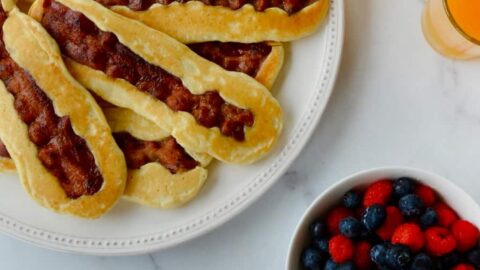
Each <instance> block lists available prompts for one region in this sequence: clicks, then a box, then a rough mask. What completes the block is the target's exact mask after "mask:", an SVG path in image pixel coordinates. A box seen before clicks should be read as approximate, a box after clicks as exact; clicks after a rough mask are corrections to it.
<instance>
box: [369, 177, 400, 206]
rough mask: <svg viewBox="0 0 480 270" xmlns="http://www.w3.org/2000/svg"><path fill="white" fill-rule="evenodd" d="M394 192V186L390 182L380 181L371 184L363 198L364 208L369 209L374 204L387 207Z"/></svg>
mask: <svg viewBox="0 0 480 270" xmlns="http://www.w3.org/2000/svg"><path fill="white" fill-rule="evenodd" d="M392 192H393V184H392V181H390V180H379V181H377V182H375V183H373V184H371V185H370V186H369V187H368V188H367V190H366V191H365V194H364V196H363V206H364V207H369V206H371V205H373V204H380V205H386V204H387V203H388V201H389V200H390V197H391V195H392Z"/></svg>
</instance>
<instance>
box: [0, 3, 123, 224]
mask: <svg viewBox="0 0 480 270" xmlns="http://www.w3.org/2000/svg"><path fill="white" fill-rule="evenodd" d="M9 3H11V2H10V1H2V4H3V5H2V6H3V8H4V9H2V10H0V23H1V25H2V33H1V34H2V39H1V41H0V70H1V72H0V80H1V83H0V103H1V108H2V117H1V118H0V137H1V138H2V141H3V143H4V144H5V146H6V149H8V154H9V155H10V156H11V158H12V160H13V162H14V163H15V167H16V168H17V171H18V173H19V175H20V179H21V182H22V184H23V186H24V188H25V190H26V191H27V193H28V194H29V195H30V196H32V198H34V199H35V200H36V201H37V202H38V203H39V204H41V205H43V206H45V207H47V208H50V209H53V210H55V211H58V212H61V213H68V214H72V215H77V216H81V217H87V218H95V217H98V216H100V215H102V214H103V213H105V212H106V211H108V210H109V209H110V208H111V207H112V206H113V205H114V204H115V202H116V201H117V200H118V199H119V198H120V196H121V195H122V193H123V191H124V187H125V182H126V165H125V159H124V158H123V155H122V152H121V151H120V149H119V148H118V147H117V145H116V144H115V141H114V139H113V137H112V135H111V131H110V128H109V126H108V123H107V122H106V120H105V117H104V115H103V113H102V111H101V109H100V107H98V105H97V104H96V102H95V100H94V99H93V97H92V96H91V95H90V94H89V93H88V91H87V90H86V89H84V88H83V87H82V86H81V85H80V84H79V83H77V82H76V81H75V80H74V79H73V78H72V76H71V75H70V74H69V73H68V70H67V68H66V67H65V65H64V63H63V61H62V56H61V54H60V51H59V49H58V46H57V45H56V43H55V42H54V41H53V39H51V37H50V36H49V35H48V33H47V32H46V31H45V30H44V29H43V28H42V26H41V25H40V24H39V23H38V22H36V21H35V20H34V19H32V18H30V17H28V16H27V15H24V14H22V13H20V12H19V11H18V9H16V8H15V7H14V6H13V5H9ZM4 10H6V11H4ZM7 13H8V14H7Z"/></svg>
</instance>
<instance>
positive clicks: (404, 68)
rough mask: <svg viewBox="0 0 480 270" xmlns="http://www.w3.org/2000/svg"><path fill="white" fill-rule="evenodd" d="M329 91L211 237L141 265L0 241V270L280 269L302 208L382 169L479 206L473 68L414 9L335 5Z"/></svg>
mask: <svg viewBox="0 0 480 270" xmlns="http://www.w3.org/2000/svg"><path fill="white" fill-rule="evenodd" d="M345 1H346V40H345V48H344V56H343V61H342V65H341V68H340V74H339V77H338V81H337V85H336V87H335V91H334V93H333V96H332V98H331V100H330V103H329V105H328V108H327V110H326V112H325V115H324V117H323V119H322V121H321V123H320V124H319V126H318V128H317V129H316V131H315V133H314V135H313V137H312V139H311V141H310V142H309V144H308V145H307V147H306V148H305V150H304V151H303V153H302V154H301V155H300V157H299V158H298V159H297V160H296V162H295V163H294V164H293V165H292V167H291V168H290V169H289V171H288V172H287V173H286V174H285V175H284V176H283V178H282V179H280V180H279V181H278V183H277V184H276V185H275V186H274V187H273V188H272V189H271V190H270V191H269V192H267V193H266V194H265V196H263V197H262V198H261V199H260V200H259V201H257V202H256V203H255V204H254V205H253V206H252V207H250V208H249V209H248V210H246V211H245V212H243V213H242V214H241V215H239V216H237V217H236V218H234V219H233V220H232V221H230V222H228V223H227V224H226V225H224V226H223V227H221V228H219V229H218V230H216V231H214V232H212V233H210V234H208V235H205V236H203V237H200V238H198V239H196V240H193V241H191V242H189V243H187V244H183V245H180V246H178V247H176V248H173V249H169V250H166V251H163V252H161V253H154V254H150V255H144V256H133V257H122V258H119V257H86V256H77V255H70V254H63V253H58V252H54V251H49V250H43V249H40V248H37V247H33V246H30V245H28V244H26V243H23V242H19V241H17V240H14V239H12V238H10V237H7V236H3V235H2V236H0V268H1V269H10V270H16V269H49V270H56V269H69V270H75V269H82V270H83V269H116V270H123V269H142V270H149V269H152V270H158V269H162V270H163V269H176V270H182V269H212V270H213V269H230V270H235V269H282V268H283V267H284V263H285V257H286V252H287V248H288V244H289V241H290V237H291V234H292V231H293V229H294V227H295V225H296V223H297V221H298V220H299V218H300V217H301V215H302V214H303V212H304V210H305V209H306V207H307V206H308V205H309V204H310V203H311V202H312V201H313V199H314V198H315V197H316V196H317V195H318V194H319V193H320V192H321V191H322V190H324V189H325V188H326V187H328V186H329V185H331V184H332V183H334V182H335V181H336V180H338V179H340V178H342V177H344V176H347V175H349V174H351V173H354V172H357V171H359V170H363V169H368V168H372V167H378V166H386V165H402V166H413V167H418V168H422V169H426V170H429V171H432V172H436V173H438V174H440V175H443V176H445V177H447V178H449V179H452V180H453V181H455V182H456V183H457V184H458V185H459V186H460V187H462V188H464V189H465V190H467V192H468V193H470V194H471V195H472V196H473V197H474V198H475V199H477V200H479V201H480V166H478V163H477V162H479V161H480V76H479V74H478V73H479V70H480V61H470V62H458V61H452V60H448V59H445V58H442V57H441V56H439V55H437V54H436V53H435V52H434V51H433V50H432V49H430V47H429V46H428V45H427V44H426V42H425V41H424V39H423V35H422V33H421V27H420V14H421V10H422V6H423V1H420V0H418V1H392V0H391V1H385V0H362V1H355V0H345Z"/></svg>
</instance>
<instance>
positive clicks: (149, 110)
mask: <svg viewBox="0 0 480 270" xmlns="http://www.w3.org/2000/svg"><path fill="white" fill-rule="evenodd" d="M30 14H31V15H32V16H33V17H34V18H36V19H37V20H39V21H40V22H41V23H42V24H43V25H44V27H45V28H46V29H47V30H48V31H49V33H50V34H51V35H52V36H53V37H54V38H55V39H56V40H57V42H58V43H59V45H60V48H61V49H62V51H63V53H64V54H65V55H66V56H68V57H69V60H67V63H68V66H69V69H70V71H71V72H72V74H73V75H74V77H75V78H77V79H78V80H79V81H80V82H81V83H82V84H83V85H85V86H86V87H87V88H89V89H90V90H92V91H94V92H95V93H96V94H97V95H99V96H100V97H101V98H103V99H105V100H106V101H108V102H111V103H112V104H114V105H116V106H119V107H124V108H128V109H130V110H132V111H134V112H136V113H138V114H140V115H142V116H143V117H145V118H147V119H149V120H151V121H152V122H154V123H155V124H157V125H158V126H160V127H161V128H162V129H163V130H165V131H166V132H168V133H169V134H171V135H172V136H173V137H174V138H175V139H176V140H177V141H178V143H179V144H180V145H182V146H183V147H185V148H187V149H192V150H193V151H195V152H204V153H208V154H210V155H211V156H213V157H215V158H217V159H219V160H221V161H224V162H229V163H244V164H245V163H251V162H253V161H255V160H258V159H259V158H261V157H262V156H263V155H264V154H266V153H267V152H268V151H269V150H270V149H271V147H272V145H273V143H274V142H275V141H276V138H277V137H278V135H279V133H280V131H281V128H282V120H281V109H280V106H279V104H278V103H277V101H276V100H275V99H274V98H273V97H272V95H271V94H270V93H269V92H268V90H267V89H266V88H265V87H264V86H262V85H261V84H259V83H258V82H256V81H255V80H254V79H252V78H250V77H248V76H247V75H244V74H241V73H238V72H227V71H225V70H224V69H222V68H221V67H219V66H217V65H215V64H213V63H211V62H209V61H206V60H204V59H203V58H201V57H199V56H198V55H196V54H195V53H194V52H193V51H191V50H189V49H188V47H186V46H185V45H183V44H181V43H179V42H177V41H175V40H173V39H172V38H170V37H168V36H167V35H165V34H163V33H161V32H158V31H156V30H153V29H151V28H149V27H146V26H145V25H143V24H141V23H138V22H136V21H133V20H130V19H128V18H124V17H122V16H119V15H117V14H115V13H113V12H111V11H110V10H109V9H106V8H104V7H103V6H101V5H100V4H98V3H96V2H94V1H89V0H57V1H50V0H45V1H37V2H35V3H34V5H33V7H32V8H31V10H30ZM100 29H102V30H100ZM133 33H135V34H133ZM85 40H87V42H85ZM139 40H140V41H141V42H138V41H139ZM153 48H155V49H153ZM212 89H213V90H212Z"/></svg>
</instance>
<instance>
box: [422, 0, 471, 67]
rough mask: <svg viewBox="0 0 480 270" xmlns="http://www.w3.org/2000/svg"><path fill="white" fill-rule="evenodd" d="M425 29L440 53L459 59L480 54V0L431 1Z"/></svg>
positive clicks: (428, 2)
mask: <svg viewBox="0 0 480 270" xmlns="http://www.w3.org/2000/svg"><path fill="white" fill-rule="evenodd" d="M422 28H423V34H424V35H425V38H426V39H427V41H428V43H430V45H431V46H432V47H433V48H434V49H435V50H436V51H438V52H439V53H441V54H443V55H445V56H447V57H450V58H456V59H472V58H476V57H480V0H428V1H427V3H426V6H425V9H424V11H423V16H422Z"/></svg>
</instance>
